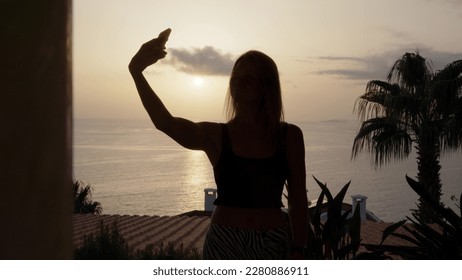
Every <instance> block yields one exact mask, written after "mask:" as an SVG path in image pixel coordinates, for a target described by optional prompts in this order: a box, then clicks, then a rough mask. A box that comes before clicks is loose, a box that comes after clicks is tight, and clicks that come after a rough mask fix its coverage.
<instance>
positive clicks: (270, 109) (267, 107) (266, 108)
mask: <svg viewBox="0 0 462 280" xmlns="http://www.w3.org/2000/svg"><path fill="white" fill-rule="evenodd" d="M243 61H252V62H253V63H254V64H255V65H256V67H257V71H258V73H256V74H257V76H258V81H259V86H260V88H261V89H262V90H263V97H262V100H261V105H260V107H259V113H261V114H262V116H263V117H264V120H265V125H266V128H267V130H268V133H269V134H274V133H276V132H277V131H278V129H279V127H280V124H281V122H282V121H284V110H283V107H282V94H281V84H280V81H279V72H278V68H277V66H276V63H275V62H274V61H273V59H271V58H270V57H269V56H268V55H266V54H264V53H262V52H259V51H255V50H251V51H248V52H246V53H244V54H243V55H241V56H240V57H239V58H238V59H237V60H236V63H235V64H234V67H233V70H232V72H231V78H230V82H229V88H228V94H227V96H226V106H225V110H226V116H227V119H228V121H230V120H232V119H234V118H235V117H236V114H237V111H238V110H237V109H238V106H239V104H238V103H237V102H236V100H234V98H233V96H234V88H233V84H232V83H231V81H232V79H233V76H234V75H235V74H236V72H235V71H236V66H237V65H238V64H239V63H240V62H243Z"/></svg>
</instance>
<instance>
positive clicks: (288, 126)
mask: <svg viewBox="0 0 462 280" xmlns="http://www.w3.org/2000/svg"><path fill="white" fill-rule="evenodd" d="M282 125H283V127H284V129H285V130H286V131H287V137H300V136H303V132H302V129H301V128H300V127H299V126H297V125H295V124H293V123H287V122H284V123H283V124H282Z"/></svg>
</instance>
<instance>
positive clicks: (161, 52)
mask: <svg viewBox="0 0 462 280" xmlns="http://www.w3.org/2000/svg"><path fill="white" fill-rule="evenodd" d="M171 31H172V30H171V29H170V28H168V29H165V30H164V31H162V32H161V33H160V34H159V36H158V37H157V38H154V39H152V40H151V41H149V42H146V43H144V44H143V45H142V46H141V48H140V50H139V51H138V52H137V53H136V54H135V56H134V57H133V58H132V60H131V61H130V64H129V65H128V68H129V69H130V72H134V71H135V72H143V71H144V69H146V68H147V67H148V66H150V65H152V64H154V63H156V62H157V61H158V60H159V59H162V58H164V57H165V56H166V55H167V52H166V51H165V43H166V42H167V40H168V36H169V35H170V32H171Z"/></svg>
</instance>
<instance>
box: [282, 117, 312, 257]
mask: <svg viewBox="0 0 462 280" xmlns="http://www.w3.org/2000/svg"><path fill="white" fill-rule="evenodd" d="M287 160H288V163H289V178H288V180H287V181H288V182H287V183H288V184H287V191H288V204H289V218H290V225H291V228H292V234H293V236H292V246H293V247H294V248H295V247H297V248H302V247H304V246H305V244H306V238H307V227H308V200H307V197H306V170H305V144H304V140H303V133H302V131H301V130H300V128H298V127H297V126H295V125H289V126H288V130H287ZM292 257H293V258H302V256H301V255H300V253H298V255H297V253H293V254H292Z"/></svg>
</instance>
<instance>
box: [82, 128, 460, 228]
mask: <svg viewBox="0 0 462 280" xmlns="http://www.w3.org/2000/svg"><path fill="white" fill-rule="evenodd" d="M294 123H295V124H296V125H298V126H299V127H300V128H301V129H302V131H303V133H304V138H305V150H306V174H307V190H308V199H309V200H314V201H315V200H316V199H317V198H318V196H319V194H320V188H319V187H318V186H317V184H316V182H315V181H314V179H313V176H315V177H316V178H317V179H319V180H320V181H321V182H325V183H327V186H328V188H329V189H330V191H331V192H332V194H333V195H334V196H335V195H336V194H337V193H338V191H340V189H341V188H342V187H343V186H344V185H345V184H346V183H347V182H349V181H351V184H350V187H349V190H348V193H347V195H346V197H345V200H344V201H345V202H348V203H351V195H355V194H362V195H365V196H367V197H368V199H367V201H366V204H367V209H368V210H370V211H372V212H373V213H374V214H375V215H377V216H378V217H379V218H381V219H382V220H384V221H387V222H394V221H398V220H401V219H403V218H405V217H406V216H409V215H410V213H411V209H415V208H416V203H417V199H418V196H417V195H416V194H415V193H414V192H413V191H412V190H411V188H410V187H409V186H408V185H407V183H406V180H405V175H406V174H407V175H408V176H410V177H411V178H415V177H416V174H417V163H416V160H415V157H416V156H415V153H414V154H412V155H411V156H410V157H409V159H407V160H405V161H400V162H394V163H390V164H389V165H387V166H383V167H381V168H375V167H374V165H372V163H371V159H370V155H369V154H367V153H363V154H362V155H361V156H360V157H359V158H357V159H355V160H351V146H352V143H353V139H354V136H355V134H356V131H357V129H358V127H359V124H358V122H356V121H336V120H334V121H326V122H298V123H297V122H294ZM73 150H74V159H73V166H74V179H75V180H80V181H82V182H83V183H84V184H89V185H91V187H92V194H93V197H92V198H93V200H94V201H98V202H100V203H101V204H102V207H103V213H104V214H127V215H159V216H163V215H177V214H181V213H184V212H188V211H192V210H203V209H204V189H205V188H214V187H215V182H214V178H213V172H212V168H211V165H210V163H209V162H208V159H207V157H206V155H205V154H204V153H203V152H201V151H191V150H187V149H184V148H182V147H181V146H179V145H178V144H177V143H176V142H174V141H173V140H171V139H170V138H168V137H167V136H166V135H164V134H163V133H161V132H160V131H158V130H156V129H155V128H154V126H153V125H152V124H151V123H150V121H149V120H96V119H77V120H75V123H74V144H73ZM461 159H462V154H461V152H456V153H452V154H445V155H442V158H441V165H442V170H441V178H442V183H443V189H442V192H443V197H442V201H443V202H444V203H445V204H446V205H447V206H449V207H451V208H453V209H456V206H455V202H454V201H452V200H451V196H452V195H456V197H459V195H460V193H461V192H462V187H461V184H462V172H461V171H462V165H461V162H462V161H461ZM243 195H245V194H243Z"/></svg>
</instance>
